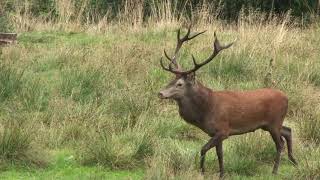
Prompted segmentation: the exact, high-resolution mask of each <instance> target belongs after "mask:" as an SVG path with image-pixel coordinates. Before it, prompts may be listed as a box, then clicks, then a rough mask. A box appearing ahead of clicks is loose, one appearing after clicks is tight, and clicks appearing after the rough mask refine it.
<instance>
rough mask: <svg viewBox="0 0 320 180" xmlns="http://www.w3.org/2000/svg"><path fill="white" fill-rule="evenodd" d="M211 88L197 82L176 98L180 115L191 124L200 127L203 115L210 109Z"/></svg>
mask: <svg viewBox="0 0 320 180" xmlns="http://www.w3.org/2000/svg"><path fill="white" fill-rule="evenodd" d="M211 96H212V90H210V89H209V88H207V87H205V86H203V85H202V84H201V83H198V82H197V85H196V86H195V87H194V88H192V89H191V90H190V91H189V92H188V93H187V95H186V96H184V97H183V98H181V99H179V100H177V103H178V106H179V114H180V116H181V117H182V118H183V119H184V120H185V121H187V122H188V123H191V124H193V125H196V126H198V127H200V128H201V126H202V124H203V120H204V119H205V116H206V115H207V114H208V112H209V111H210V109H209V108H210V107H211V105H210V98H211Z"/></svg>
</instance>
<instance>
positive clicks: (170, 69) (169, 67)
mask: <svg viewBox="0 0 320 180" xmlns="http://www.w3.org/2000/svg"><path fill="white" fill-rule="evenodd" d="M160 65H161V67H162V69H164V70H166V71H169V72H172V73H174V74H179V72H180V71H176V70H173V69H172V67H171V64H169V66H168V68H167V67H165V66H164V64H163V59H162V58H160Z"/></svg>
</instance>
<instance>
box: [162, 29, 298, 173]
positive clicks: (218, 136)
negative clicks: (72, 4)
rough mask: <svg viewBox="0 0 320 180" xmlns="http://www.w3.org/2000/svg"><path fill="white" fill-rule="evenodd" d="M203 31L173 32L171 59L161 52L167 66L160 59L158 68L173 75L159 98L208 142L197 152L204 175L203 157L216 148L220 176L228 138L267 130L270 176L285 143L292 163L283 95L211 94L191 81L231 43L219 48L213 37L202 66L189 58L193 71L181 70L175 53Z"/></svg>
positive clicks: (267, 92) (263, 92)
mask: <svg viewBox="0 0 320 180" xmlns="http://www.w3.org/2000/svg"><path fill="white" fill-rule="evenodd" d="M204 32H205V31H203V32H200V33H196V34H194V35H192V36H190V27H189V29H188V32H187V34H186V35H185V36H184V37H182V38H181V37H180V29H179V30H178V32H177V41H178V42H177V46H176V49H175V52H174V56H173V57H172V58H170V57H169V55H168V54H167V53H166V51H165V50H164V54H165V56H166V58H167V59H169V61H170V64H169V66H168V67H165V65H164V64H163V61H162V59H161V60H160V64H161V67H162V68H163V69H164V70H166V71H169V72H171V73H173V74H175V79H174V80H172V81H171V82H170V83H169V84H168V85H167V86H166V87H165V89H163V90H161V91H160V92H159V97H160V98H161V99H174V100H175V101H176V102H177V104H178V106H179V114H180V116H181V117H182V118H183V119H184V120H185V121H186V122H188V123H190V124H192V125H194V126H197V127H198V128H200V129H201V130H203V131H204V132H205V133H207V134H208V135H209V136H210V137H211V139H210V140H209V141H208V143H207V144H205V145H204V146H203V147H202V149H201V158H200V168H201V172H202V173H204V161H205V154H206V152H207V151H208V150H210V149H211V148H213V147H216V153H217V156H218V161H219V169H220V177H223V175H224V167H223V152H222V141H223V140H225V139H227V138H228V137H229V136H232V135H239V134H244V133H248V132H253V131H255V130H257V129H263V130H265V131H268V132H269V133H270V135H271V137H272V139H273V141H274V143H275V145H276V150H277V153H276V157H275V163H274V166H273V171H272V172H273V173H274V174H276V173H277V171H278V167H279V161H280V154H281V150H282V147H283V144H284V140H283V138H284V139H285V140H286V142H287V147H288V156H289V159H290V160H291V161H292V163H294V164H296V161H295V159H294V157H293V155H292V138H291V129H290V128H289V127H286V126H283V125H282V123H283V120H284V117H285V115H286V113H287V109H288V98H287V96H286V95H285V94H284V93H283V92H281V91H279V90H275V89H258V90H251V91H244V92H236V91H213V90H211V89H209V88H207V87H205V86H204V85H202V84H201V83H200V82H198V81H197V80H195V72H196V71H197V70H198V69H200V68H201V67H202V66H204V65H205V64H208V63H209V62H210V61H212V60H213V58H215V57H216V56H217V55H218V54H219V52H220V51H222V50H224V49H227V48H229V47H230V46H231V45H232V44H233V43H230V44H228V45H225V46H223V45H221V44H220V43H219V41H218V39H217V37H216V34H214V37H215V40H214V44H213V51H212V54H211V55H210V56H209V57H208V58H207V59H206V60H204V61H203V62H202V63H197V61H196V60H195V57H194V56H193V55H192V60H193V64H194V68H193V69H191V70H182V69H181V66H180V65H179V64H178V62H177V54H178V52H179V50H180V48H181V47H182V44H183V43H184V42H186V41H188V40H191V39H193V38H195V37H197V36H198V35H200V34H203V33H204Z"/></svg>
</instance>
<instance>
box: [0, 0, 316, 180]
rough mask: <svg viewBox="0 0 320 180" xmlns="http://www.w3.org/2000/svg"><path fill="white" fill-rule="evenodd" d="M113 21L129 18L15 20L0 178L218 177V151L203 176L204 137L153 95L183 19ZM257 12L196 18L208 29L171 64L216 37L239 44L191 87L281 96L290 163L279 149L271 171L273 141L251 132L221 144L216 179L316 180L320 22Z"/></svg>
mask: <svg viewBox="0 0 320 180" xmlns="http://www.w3.org/2000/svg"><path fill="white" fill-rule="evenodd" d="M167 5H168V3H167ZM135 9H139V8H135ZM163 9H165V7H164V8H163ZM163 9H162V10H163ZM204 9H205V8H204ZM73 12H76V10H74V11H73ZM68 13H72V12H68ZM126 13H127V14H126ZM161 13H162V14H161ZM128 15H130V18H129V17H128ZM65 17H68V16H65ZM121 17H128V18H129V19H126V18H119V19H117V20H116V21H112V20H110V19H108V18H103V19H101V21H99V22H98V23H95V24H82V23H79V22H78V21H71V20H68V19H60V20H59V21H57V22H51V21H43V20H42V19H33V18H32V17H31V16H30V15H29V14H22V15H21V14H19V15H17V14H15V15H14V16H12V18H11V19H10V21H11V22H13V28H14V29H15V30H16V31H17V32H18V40H17V43H16V44H13V45H8V46H2V47H1V49H0V50H1V51H0V171H1V173H0V178H1V179H218V163H217V157H216V154H215V152H214V151H215V150H211V151H210V152H208V158H207V160H206V170H207V172H206V173H205V175H204V176H202V175H201V174H200V172H199V170H198V169H199V158H200V149H201V147H202V145H203V144H205V143H206V142H207V140H208V138H209V137H208V136H207V135H206V134H204V133H203V132H201V131H200V130H199V129H197V128H196V127H193V126H192V125H189V124H187V123H185V122H184V121H183V120H182V119H181V118H180V117H179V114H178V111H177V106H176V104H175V102H172V101H162V100H160V99H158V97H157V93H158V92H159V90H160V89H161V88H162V87H164V86H165V85H166V84H167V83H168V82H169V81H170V80H171V79H172V78H173V77H172V75H171V74H169V73H167V72H165V71H163V70H162V69H161V67H160V64H159V60H160V58H161V57H162V56H163V55H164V54H163V49H164V48H165V49H166V50H167V51H168V52H169V53H173V50H174V47H175V43H176V30H177V29H178V28H180V27H182V28H183V32H185V27H187V25H188V24H189V21H187V20H185V19H178V18H176V17H175V14H174V13H170V12H160V11H159V13H157V16H156V15H155V16H153V17H151V18H150V19H149V21H148V22H142V20H141V17H140V16H139V11H138V10H137V11H135V12H132V11H130V12H126V11H125V12H123V14H122V16H121ZM263 17H265V16H263V15H262V14H257V13H254V12H252V13H250V14H249V15H246V16H241V17H240V18H239V20H238V21H237V22H236V23H230V24H227V23H225V22H223V21H220V20H216V19H213V18H212V17H211V16H209V15H207V14H206V13H205V11H204V10H203V11H201V12H198V14H196V15H195V16H194V18H193V22H194V23H193V31H198V32H200V31H202V30H207V32H206V33H205V34H204V35H201V36H199V37H198V38H196V39H195V40H193V41H191V42H189V43H188V44H186V45H185V47H184V48H183V49H182V50H181V54H180V59H179V62H180V63H181V64H182V65H183V67H186V68H187V67H191V66H192V60H191V53H192V54H194V55H195V56H196V57H197V58H198V59H204V58H206V57H207V56H208V55H209V54H210V52H211V46H212V43H213V33H214V32H215V31H216V33H217V35H218V37H219V39H220V40H221V42H230V41H232V40H234V39H237V41H236V43H235V44H234V45H233V46H232V48H230V49H228V50H225V51H223V52H222V53H221V54H219V56H218V57H217V58H216V59H215V60H214V61H213V62H211V63H210V64H208V65H206V66H205V67H204V68H202V69H201V70H200V71H199V72H198V73H197V78H198V80H199V81H201V82H203V84H205V85H207V86H208V87H210V88H212V89H214V90H249V89H257V88H263V87H272V88H277V89H281V90H282V91H284V92H285V93H286V94H287V95H288V97H289V112H288V115H287V117H286V119H285V122H284V124H285V125H287V126H289V127H291V128H292V130H293V152H294V155H295V157H296V159H297V161H298V166H297V167H295V166H293V165H292V163H291V162H290V161H289V160H288V158H287V156H286V154H287V153H286V150H285V151H284V152H283V155H282V158H281V163H280V168H279V174H278V175H272V174H271V171H272V166H273V159H274V156H275V153H276V150H275V146H274V143H273V141H272V139H271V137H270V135H269V134H268V133H267V132H264V131H261V130H259V131H256V132H254V133H249V134H246V135H241V136H234V137H230V138H229V139H227V140H225V141H224V146H223V148H224V162H225V170H226V177H225V179H312V180H313V179H319V178H320V130H319V129H320V46H319V45H320V25H319V23H313V24H310V25H308V26H305V27H301V26H299V24H298V22H296V21H295V20H294V19H293V18H291V16H290V14H289V13H288V14H285V15H284V16H282V17H273V18H270V19H268V20H266V19H264V18H263ZM132 22H134V23H132ZM271 59H272V64H271V65H270V60H271Z"/></svg>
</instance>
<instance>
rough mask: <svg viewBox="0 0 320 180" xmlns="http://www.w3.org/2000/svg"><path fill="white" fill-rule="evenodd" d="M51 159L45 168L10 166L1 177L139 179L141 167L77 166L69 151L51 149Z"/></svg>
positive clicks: (141, 174)
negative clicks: (120, 168) (112, 168)
mask: <svg viewBox="0 0 320 180" xmlns="http://www.w3.org/2000/svg"><path fill="white" fill-rule="evenodd" d="M51 154H52V157H53V160H52V162H51V164H50V166H49V167H47V168H46V169H41V170H39V169H34V168H28V167H22V168H21V167H15V166H12V167H11V168H10V169H9V170H7V171H4V172H2V173H1V174H0V178H1V179H68V180H69V179H114V180H116V179H128V178H130V179H141V178H143V175H144V173H143V169H136V170H135V171H128V170H117V171H111V170H110V169H106V168H104V167H99V166H95V167H84V166H79V165H78V164H77V163H76V161H75V158H74V156H73V155H72V153H71V152H70V151H67V150H60V151H53V152H52V153H51Z"/></svg>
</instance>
